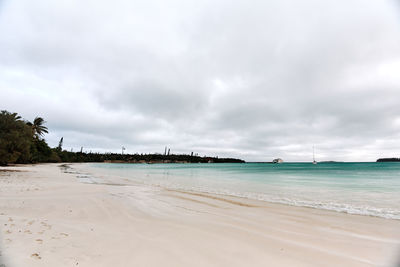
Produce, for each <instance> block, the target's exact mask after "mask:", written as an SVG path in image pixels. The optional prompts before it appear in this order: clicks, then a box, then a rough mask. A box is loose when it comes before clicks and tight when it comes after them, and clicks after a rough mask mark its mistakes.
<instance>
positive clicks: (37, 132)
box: [27, 117, 48, 139]
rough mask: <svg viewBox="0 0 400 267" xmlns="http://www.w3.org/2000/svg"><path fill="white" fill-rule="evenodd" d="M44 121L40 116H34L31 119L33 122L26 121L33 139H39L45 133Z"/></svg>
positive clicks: (46, 131) (46, 130)
mask: <svg viewBox="0 0 400 267" xmlns="http://www.w3.org/2000/svg"><path fill="white" fill-rule="evenodd" d="M44 123H45V121H44V119H43V118H41V117H36V118H35V119H34V120H33V123H31V122H27V125H28V126H30V127H31V131H32V136H33V138H34V139H40V138H41V137H43V136H44V134H45V133H48V129H47V127H46V126H44V125H43V124H44Z"/></svg>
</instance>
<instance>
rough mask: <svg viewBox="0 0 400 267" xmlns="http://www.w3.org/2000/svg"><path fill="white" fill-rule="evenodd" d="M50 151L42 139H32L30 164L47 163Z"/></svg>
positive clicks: (50, 154)
mask: <svg viewBox="0 0 400 267" xmlns="http://www.w3.org/2000/svg"><path fill="white" fill-rule="evenodd" d="M52 152H53V151H52V150H51V148H50V147H49V146H48V145H47V143H46V142H45V141H44V140H43V139H34V140H33V142H32V145H31V155H32V157H31V161H32V162H48V161H49V159H50V157H51V156H52Z"/></svg>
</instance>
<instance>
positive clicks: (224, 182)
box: [92, 162, 400, 219]
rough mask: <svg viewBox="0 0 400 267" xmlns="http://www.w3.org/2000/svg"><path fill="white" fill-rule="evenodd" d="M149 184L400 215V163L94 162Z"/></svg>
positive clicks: (104, 170)
mask: <svg viewBox="0 0 400 267" xmlns="http://www.w3.org/2000/svg"><path fill="white" fill-rule="evenodd" d="M92 166H93V167H95V168H96V169H98V170H101V172H102V173H104V174H110V175H114V176H119V177H121V178H124V179H128V180H132V181H135V182H140V183H144V184H149V185H157V186H163V187H166V188H172V189H183V190H190V191H195V192H208V193H215V194H222V195H231V196H238V197H244V198H250V199H257V200H262V201H268V202H275V203H284V204H289V205H296V206H305V207H313V208H318V209H328V210H335V211H339V212H346V213H351V214H360V215H371V216H378V217H384V218H390V219H400V163H375V162H374V163H319V164H317V165H313V164H311V163H283V164H266V163H243V164H239V163H235V164H115V163H114V164H105V163H100V164H93V165H92Z"/></svg>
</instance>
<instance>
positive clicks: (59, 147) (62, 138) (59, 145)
mask: <svg viewBox="0 0 400 267" xmlns="http://www.w3.org/2000/svg"><path fill="white" fill-rule="evenodd" d="M63 141H64V137H61V139H60V142H58V147H57V151H60V152H61V151H62V145H63Z"/></svg>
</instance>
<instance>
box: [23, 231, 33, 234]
mask: <svg viewBox="0 0 400 267" xmlns="http://www.w3.org/2000/svg"><path fill="white" fill-rule="evenodd" d="M24 233H26V234H30V235H31V234H32V232H31V230H25V231H24Z"/></svg>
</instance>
